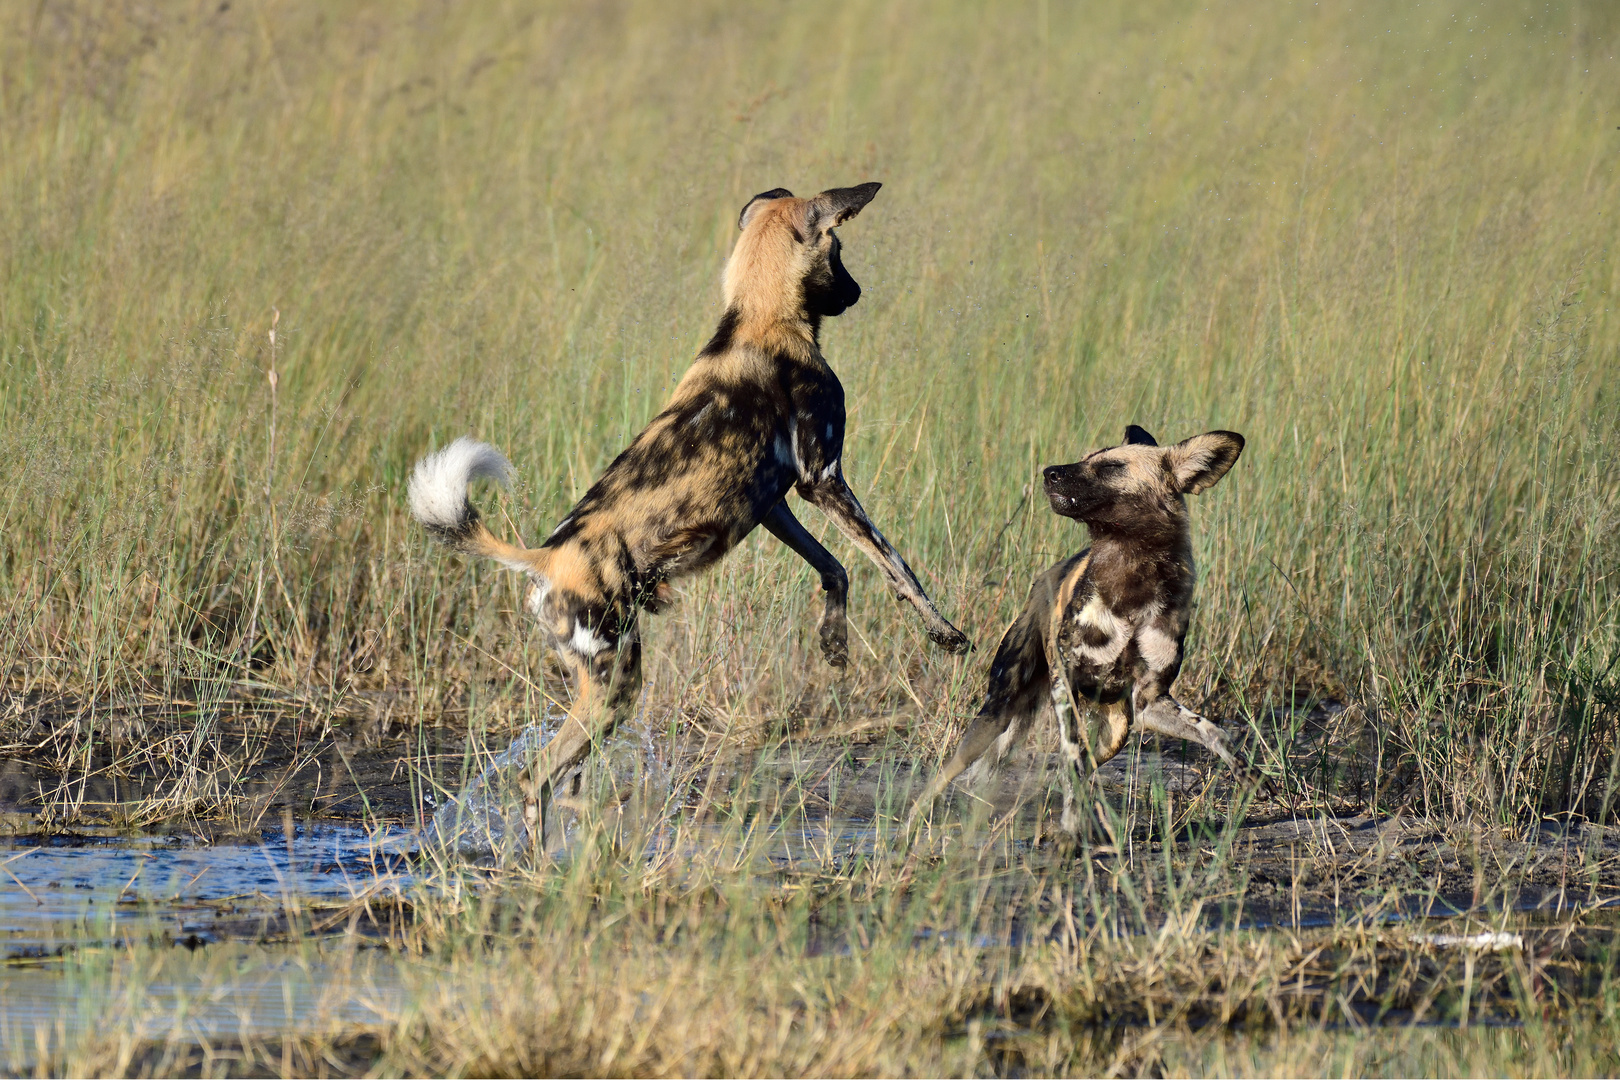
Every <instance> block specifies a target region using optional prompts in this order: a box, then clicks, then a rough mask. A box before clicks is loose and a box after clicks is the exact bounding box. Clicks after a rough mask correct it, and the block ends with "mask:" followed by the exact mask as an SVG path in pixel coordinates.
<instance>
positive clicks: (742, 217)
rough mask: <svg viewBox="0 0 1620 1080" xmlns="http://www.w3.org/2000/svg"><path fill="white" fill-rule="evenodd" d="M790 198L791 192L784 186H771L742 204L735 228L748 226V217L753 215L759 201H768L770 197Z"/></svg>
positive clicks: (791, 196)
mask: <svg viewBox="0 0 1620 1080" xmlns="http://www.w3.org/2000/svg"><path fill="white" fill-rule="evenodd" d="M791 198H793V192H791V191H789V190H788V189H787V188H785V187H773V188H771V190H769V191H762V192H760V193H759V194H758V195H755V196H754V197H753V198H752V199H749V200H748V202H747V203H745V204H744V205H743V208H742V213H740V214H738V215H737V228H739V229H746V228H748V219H749V218H751V217H753V216H754V211H755V210H757V209H759V204H760V203H762V202H770V201H771V200H772V199H791Z"/></svg>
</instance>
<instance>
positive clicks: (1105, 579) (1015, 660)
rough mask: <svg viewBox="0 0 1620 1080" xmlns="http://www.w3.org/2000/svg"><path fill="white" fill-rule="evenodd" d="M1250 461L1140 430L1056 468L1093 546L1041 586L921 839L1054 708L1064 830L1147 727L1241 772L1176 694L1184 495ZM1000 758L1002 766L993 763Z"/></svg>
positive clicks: (942, 777) (1187, 581) (1188, 540)
mask: <svg viewBox="0 0 1620 1080" xmlns="http://www.w3.org/2000/svg"><path fill="white" fill-rule="evenodd" d="M1242 452H1243V436H1241V435H1239V434H1237V433H1235V432H1231V431H1211V432H1209V433H1208V434H1205V435H1195V436H1193V437H1192V438H1190V439H1187V440H1186V441H1185V442H1179V443H1177V444H1176V445H1174V446H1165V447H1161V446H1159V445H1158V443H1156V442H1154V440H1153V436H1151V435H1149V434H1148V433H1147V432H1146V431H1143V430H1142V429H1141V428H1139V427H1137V426H1136V425H1134V424H1133V425H1131V426H1130V427H1127V428H1126V429H1125V443H1124V445H1122V446H1114V447H1109V448H1107V449H1104V450H1098V451H1096V452H1095V453H1092V454H1089V455H1087V456H1086V457H1085V458H1084V459H1082V460H1080V461H1078V462H1076V463H1074V464H1073V465H1053V466H1050V467H1049V468H1047V469H1046V470H1044V486H1045V488H1046V497H1047V499H1048V500H1049V501H1050V502H1051V504H1052V510H1053V511H1054V512H1055V513H1058V514H1061V515H1062V516H1064V517H1070V518H1075V519H1077V520H1079V521H1082V522H1084V523H1085V524H1086V526H1087V528H1089V529H1090V531H1091V547H1089V548H1087V549H1085V550H1084V551H1082V552H1080V553H1079V554H1078V555H1075V556H1072V557H1071V558H1068V559H1065V560H1064V561H1063V562H1060V563H1058V564H1057V565H1056V566H1054V567H1052V568H1051V569H1050V570H1048V571H1046V572H1045V573H1044V574H1042V575H1041V576H1040V577H1038V578H1036V579H1035V584H1034V585H1033V586H1032V587H1031V588H1030V590H1029V600H1028V602H1026V603H1025V605H1024V610H1023V611H1022V612H1021V613H1019V615H1018V618H1017V619H1015V620H1014V621H1013V624H1012V626H1010V627H1008V629H1007V632H1006V633H1005V634H1004V635H1002V638H1001V644H1000V645H999V646H998V647H997V649H996V655H995V659H994V660H992V661H991V663H990V685H989V687H988V689H987V691H986V693H985V698H984V704H983V705H982V706H981V707H980V708H979V713H978V716H976V717H975V718H974V720H973V723H971V724H970V725H968V729H967V731H966V732H964V733H963V735H962V741H961V743H959V744H958V745H957V748H956V753H955V754H954V755H952V757H951V759H950V761H949V762H947V763H946V765H945V768H944V769H943V770H941V772H940V774H939V775H938V776H937V777H935V778H934V780H933V782H932V783H930V784H929V786H928V787H927V788H926V789H925V790H924V792H923V795H922V797H921V798H920V799H918V800H917V805H916V806H915V807H914V808H913V810H912V812H911V820H910V822H909V823H908V832H909V831H910V830H911V829H912V828H913V827H914V826H915V824H916V822H917V820H918V818H919V817H920V816H921V815H924V814H926V813H927V812H928V809H929V808H930V807H931V806H932V805H933V802H934V800H935V799H936V798H938V796H939V795H940V793H942V792H943V791H944V790H945V788H946V786H947V785H948V784H950V782H951V781H952V780H954V779H956V777H957V776H959V775H961V773H962V772H963V771H964V770H966V769H968V768H969V767H970V766H975V765H976V766H977V767H975V768H974V769H973V775H972V778H973V779H975V780H979V779H984V778H987V777H988V775H989V773H990V771H991V770H993V769H994V768H995V766H996V765H997V764H999V763H1000V762H1001V761H1002V760H1003V759H1004V758H1006V757H1007V755H1008V754H1010V753H1011V752H1012V751H1013V749H1014V748H1015V747H1016V746H1017V745H1018V744H1019V743H1020V742H1022V741H1023V739H1024V738H1025V737H1026V736H1027V735H1028V734H1029V731H1030V728H1031V727H1032V726H1033V724H1034V721H1035V718H1036V716H1037V714H1039V713H1040V712H1042V711H1043V709H1044V706H1045V705H1046V703H1047V702H1050V703H1051V705H1052V707H1053V710H1054V711H1055V713H1056V716H1057V727H1058V737H1059V740H1060V742H1061V743H1062V747H1063V754H1064V756H1065V758H1066V759H1067V760H1066V761H1065V763H1064V767H1063V770H1062V773H1063V822H1062V823H1063V829H1064V831H1065V832H1067V833H1069V834H1070V835H1071V836H1073V835H1075V834H1077V833H1078V832H1079V831H1080V827H1081V817H1080V814H1079V812H1078V811H1077V809H1076V806H1075V783H1076V781H1083V780H1084V779H1085V777H1086V776H1087V774H1088V773H1089V772H1090V771H1091V770H1093V769H1095V768H1096V767H1097V766H1098V765H1101V764H1102V763H1103V762H1105V761H1107V760H1108V759H1109V758H1112V757H1113V756H1114V755H1115V754H1117V753H1119V752H1120V749H1121V748H1122V747H1124V745H1125V739H1126V737H1127V736H1128V735H1129V734H1130V732H1131V728H1132V726H1133V725H1136V724H1140V725H1141V726H1142V727H1144V728H1146V729H1147V730H1149V731H1155V732H1158V733H1159V734H1161V735H1173V736H1175V737H1176V738H1178V739H1188V740H1191V741H1194V742H1200V743H1203V744H1204V745H1205V746H1207V747H1209V749H1210V750H1212V751H1214V752H1215V753H1216V754H1218V755H1220V758H1221V760H1223V761H1225V762H1226V763H1227V764H1228V765H1230V766H1232V767H1233V768H1237V767H1238V765H1237V760H1236V759H1235V758H1234V757H1233V756H1232V751H1231V750H1230V749H1229V748H1228V747H1227V744H1226V737H1225V736H1224V735H1223V734H1222V733H1221V729H1220V728H1218V727H1216V726H1215V725H1214V724H1213V723H1211V722H1210V721H1209V720H1208V719H1206V718H1205V717H1202V716H1199V715H1198V714H1197V713H1195V712H1193V711H1192V710H1190V709H1188V708H1187V707H1186V706H1184V705H1182V704H1181V703H1180V702H1178V701H1177V700H1176V699H1175V698H1173V697H1171V696H1170V686H1171V684H1172V683H1174V682H1175V681H1176V676H1177V675H1178V674H1179V673H1180V671H1181V656H1182V651H1181V646H1182V641H1183V639H1184V638H1185V637H1186V636H1187V624H1188V621H1189V619H1190V618H1191V616H1192V597H1193V584H1194V580H1195V577H1196V575H1195V573H1194V570H1193V557H1192V530H1191V528H1190V527H1189V525H1188V521H1187V503H1186V501H1185V499H1184V498H1183V496H1185V495H1197V494H1199V493H1201V492H1204V491H1207V490H1209V489H1210V488H1211V487H1214V486H1215V484H1216V483H1217V482H1218V481H1219V480H1220V479H1221V477H1223V476H1225V475H1226V471H1227V470H1228V469H1230V468H1231V467H1232V465H1233V463H1234V462H1236V461H1237V459H1238V455H1239V454H1241V453H1242ZM987 753H988V756H986V754H987Z"/></svg>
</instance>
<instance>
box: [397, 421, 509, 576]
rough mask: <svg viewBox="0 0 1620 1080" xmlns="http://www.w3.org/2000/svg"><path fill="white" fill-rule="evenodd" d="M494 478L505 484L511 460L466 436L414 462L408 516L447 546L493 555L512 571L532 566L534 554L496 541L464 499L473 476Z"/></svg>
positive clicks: (471, 552)
mask: <svg viewBox="0 0 1620 1080" xmlns="http://www.w3.org/2000/svg"><path fill="white" fill-rule="evenodd" d="M484 479H487V480H493V481H495V482H496V483H497V484H499V485H501V486H502V487H506V486H507V484H509V483H510V482H511V479H512V464H511V462H509V461H507V460H506V458H505V457H504V456H503V455H502V454H501V452H500V451H499V450H497V449H495V448H494V447H493V446H491V445H489V443H483V442H478V441H477V440H475V439H469V438H467V437H466V436H465V435H463V436H462V437H461V438H459V439H457V440H456V441H455V442H453V443H451V444H450V445H449V446H446V447H445V448H444V449H442V450H438V451H436V452H434V453H431V454H429V455H428V456H427V457H425V458H423V459H422V460H421V461H418V462H417V463H416V470H415V471H414V472H412V473H411V483H410V489H409V497H410V503H411V514H412V516H414V517H415V518H416V520H417V521H420V522H421V523H422V524H423V525H425V526H427V529H428V531H429V532H431V533H432V534H433V535H434V537H436V538H437V539H439V540H442V541H444V542H445V543H446V544H449V545H450V546H451V547H453V548H456V549H457V550H460V551H465V552H468V553H469V554H473V555H485V556H488V557H489V558H491V559H497V560H499V561H500V562H503V563H505V564H506V565H507V566H510V567H511V568H512V569H514V570H534V569H536V568H537V562H536V560H537V558H538V555H539V553H538V552H534V551H529V550H528V549H526V548H520V547H516V546H514V545H512V544H508V543H505V542H503V541H501V540H497V539H496V538H495V537H494V536H493V535H492V534H491V533H490V531H489V530H488V529H486V528H485V527H484V524H483V522H482V521H481V520H480V519H479V516H478V511H477V510H476V509H475V508H474V507H473V505H472V503H470V502H468V501H467V488H468V486H469V485H470V484H471V483H472V482H473V481H474V480H484Z"/></svg>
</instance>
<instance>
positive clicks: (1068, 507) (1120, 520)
mask: <svg viewBox="0 0 1620 1080" xmlns="http://www.w3.org/2000/svg"><path fill="white" fill-rule="evenodd" d="M1241 453H1243V436H1241V435H1239V434H1238V433H1237V432H1235V431H1211V432H1208V433H1206V434H1203V435H1194V436H1193V437H1192V438H1190V439H1186V440H1184V441H1182V442H1178V443H1176V444H1175V445H1174V446H1160V445H1159V444H1158V443H1157V442H1155V441H1154V439H1153V436H1152V435H1149V434H1148V433H1147V432H1146V431H1143V430H1142V429H1141V428H1139V427H1137V426H1136V425H1135V424H1132V425H1131V426H1129V427H1127V428H1126V429H1125V442H1124V443H1123V444H1121V445H1119V446H1111V447H1108V448H1107V449H1105V450H1097V451H1095V452H1093V453H1091V454H1087V455H1086V456H1085V457H1084V458H1082V459H1081V460H1079V461H1077V462H1075V463H1074V464H1073V465H1051V466H1048V467H1047V468H1046V469H1044V470H1043V479H1044V482H1045V487H1046V497H1047V499H1048V500H1050V501H1051V503H1052V510H1053V512H1054V513H1058V514H1061V515H1063V516H1064V517H1071V518H1075V519H1077V520H1079V521H1083V522H1085V523H1086V524H1087V525H1089V526H1091V527H1092V528H1093V529H1094V530H1096V529H1099V528H1100V529H1103V530H1105V531H1108V532H1112V533H1116V534H1122V535H1125V536H1131V535H1133V534H1135V535H1140V536H1142V537H1144V538H1148V537H1152V536H1156V535H1159V534H1162V532H1163V530H1164V529H1165V527H1166V526H1167V525H1170V526H1179V525H1180V524H1181V523H1182V522H1184V521H1185V520H1186V517H1187V504H1186V502H1185V501H1184V500H1183V499H1182V496H1183V495H1197V494H1199V493H1200V492H1203V491H1208V490H1209V489H1210V488H1212V487H1214V486H1215V484H1216V483H1217V482H1218V481H1219V480H1220V479H1221V477H1223V476H1225V475H1226V471H1227V470H1228V469H1230V468H1231V467H1232V465H1233V463H1234V462H1236V461H1237V459H1238V455H1239V454H1241Z"/></svg>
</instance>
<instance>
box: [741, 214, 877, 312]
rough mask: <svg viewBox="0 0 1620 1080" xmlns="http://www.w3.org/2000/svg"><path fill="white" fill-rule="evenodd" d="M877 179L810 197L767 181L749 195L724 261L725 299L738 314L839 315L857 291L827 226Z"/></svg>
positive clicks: (835, 224) (841, 219)
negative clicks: (733, 245)
mask: <svg viewBox="0 0 1620 1080" xmlns="http://www.w3.org/2000/svg"><path fill="white" fill-rule="evenodd" d="M882 186H883V185H882V184H875V183H874V184H860V185H857V186H856V187H848V188H832V189H831V190H828V191H823V192H822V193H821V194H820V195H817V196H816V197H815V198H813V199H796V198H794V197H793V192H791V191H789V190H788V189H787V188H773V189H772V190H770V191H766V192H762V193H760V194H758V195H755V196H754V197H753V198H752V199H749V200H748V204H747V205H746V206H744V207H743V208H742V213H741V214H740V215H738V217H737V227H738V228H740V229H741V230H742V237H741V239H739V240H738V241H737V246H736V248H735V249H734V250H733V251H732V253H731V261H730V262H728V263H727V264H726V306H727V307H728V308H732V309H736V310H737V311H738V313H739V314H740V315H742V316H743V317H744V318H766V319H793V318H805V317H808V318H809V319H810V320H811V321H812V322H815V321H819V320H820V319H821V318H823V317H825V316H832V315H842V314H843V313H844V311H845V309H846V308H849V307H850V306H852V305H853V304H854V303H855V301H857V300H859V299H860V298H861V287H860V285H858V284H856V282H855V279H854V278H852V277H850V276H849V271H848V270H845V269H844V261H843V259H842V258H840V257H839V240H838V234H837V233H835V232H833V230H834V229H836V228H837V227H838V226H840V225H842V224H843V223H844V222H846V221H848V220H849V219H850V218H852V217H854V216H855V215H856V214H858V213H860V212H861V208H862V207H864V206H865V205H866V204H867V203H869V202H871V201H872V197H873V196H874V195H876V194H877V192H878V188H880V187H882Z"/></svg>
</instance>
